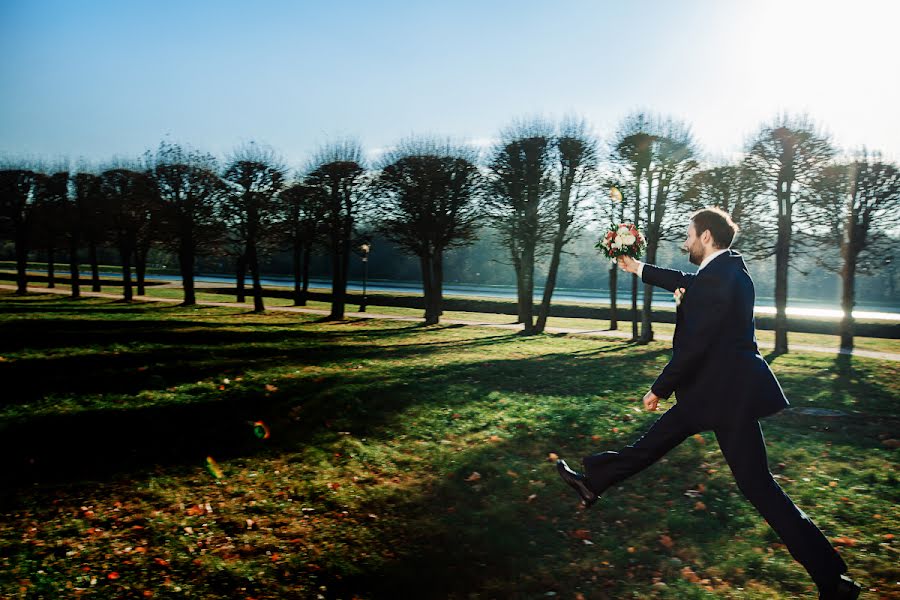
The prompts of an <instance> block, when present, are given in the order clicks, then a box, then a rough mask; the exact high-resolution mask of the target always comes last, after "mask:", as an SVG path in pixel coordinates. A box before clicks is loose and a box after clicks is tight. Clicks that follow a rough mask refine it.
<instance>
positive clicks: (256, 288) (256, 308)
mask: <svg viewBox="0 0 900 600" xmlns="http://www.w3.org/2000/svg"><path fill="white" fill-rule="evenodd" d="M247 262H248V263H249V267H250V276H251V278H252V279H253V312H258V313H261V312H265V310H266V307H265V305H264V304H263V296H262V285H261V283H260V280H259V257H258V256H257V254H256V240H253V239H251V240H250V241H249V242H248V243H247Z"/></svg>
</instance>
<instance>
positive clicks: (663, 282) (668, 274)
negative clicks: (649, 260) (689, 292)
mask: <svg viewBox="0 0 900 600" xmlns="http://www.w3.org/2000/svg"><path fill="white" fill-rule="evenodd" d="M694 277H696V275H694V274H692V273H685V272H683V271H676V270H674V269H664V268H662V267H657V266H656V265H648V264H645V265H644V270H643V272H642V273H641V281H643V282H644V283H649V284H650V285H655V286H656V287H661V288H663V289H666V290H669V291H670V292H674V291H675V290H676V289H678V288H682V287H683V288H686V287H688V286H689V285H690V284H691V282H692V281H693V280H694Z"/></svg>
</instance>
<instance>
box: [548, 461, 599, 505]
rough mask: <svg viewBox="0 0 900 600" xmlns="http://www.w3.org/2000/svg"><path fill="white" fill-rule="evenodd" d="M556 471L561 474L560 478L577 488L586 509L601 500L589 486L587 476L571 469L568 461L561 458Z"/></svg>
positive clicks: (557, 462)
mask: <svg viewBox="0 0 900 600" xmlns="http://www.w3.org/2000/svg"><path fill="white" fill-rule="evenodd" d="M556 470H557V471H558V472H559V476H560V477H561V478H562V480H563V481H565V482H566V483H568V484H569V485H571V486H572V487H573V488H575V491H576V492H578V495H579V496H581V502H582V503H583V504H584V506H585V507H586V508H587V507H589V506H591V505H592V504H593V503H594V502H596V501H597V500H599V499H600V496H598V495H597V494H595V493H594V492H593V491H591V489H590V488H589V487H588V486H587V481H586V478H585V476H584V475H582V474H581V473H576V472H575V471H573V470H572V469H570V468H569V465H567V464H566V461H564V460H563V459H561V458H560V459H559V460H558V461H556Z"/></svg>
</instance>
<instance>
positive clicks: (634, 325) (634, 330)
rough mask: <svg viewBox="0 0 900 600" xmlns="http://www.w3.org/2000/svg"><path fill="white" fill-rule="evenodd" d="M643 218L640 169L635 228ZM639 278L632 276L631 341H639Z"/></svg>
mask: <svg viewBox="0 0 900 600" xmlns="http://www.w3.org/2000/svg"><path fill="white" fill-rule="evenodd" d="M640 217H641V169H638V171H637V173H636V174H635V178H634V226H635V227H638V226H639V222H640ZM637 299H638V276H637V274H636V273H635V274H632V276H631V340H632V341H638V319H640V316H639V315H638V309H637Z"/></svg>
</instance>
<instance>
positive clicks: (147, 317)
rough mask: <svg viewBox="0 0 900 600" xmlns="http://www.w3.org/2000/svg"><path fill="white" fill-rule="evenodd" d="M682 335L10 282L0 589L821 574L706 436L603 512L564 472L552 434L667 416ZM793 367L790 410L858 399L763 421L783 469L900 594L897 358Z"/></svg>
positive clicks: (627, 427)
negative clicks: (213, 301) (580, 499)
mask: <svg viewBox="0 0 900 600" xmlns="http://www.w3.org/2000/svg"><path fill="white" fill-rule="evenodd" d="M667 355H668V352H667V348H666V345H665V344H662V343H656V344H650V345H648V346H634V345H631V344H628V343H625V342H621V341H616V340H602V339H585V338H572V337H567V336H537V337H533V338H526V337H522V336H519V335H516V334H515V333H513V332H506V331H498V330H492V329H487V328H473V327H453V326H436V327H422V326H420V325H417V324H415V323H407V322H396V321H393V322H392V321H384V320H382V321H379V320H365V321H362V320H348V321H345V322H341V323H325V322H319V321H318V320H317V318H316V317H315V316H311V315H295V314H291V315H288V314H279V313H274V312H273V313H269V314H263V315H255V314H252V313H248V312H243V311H241V310H238V309H235V308H196V309H187V308H182V307H178V306H169V305H161V304H132V305H128V304H123V303H119V302H113V301H107V300H99V299H84V300H80V301H71V300H68V299H66V298H61V297H58V296H49V295H34V296H27V297H22V298H19V297H15V296H12V295H10V294H8V293H5V292H0V356H2V360H0V381H2V382H3V383H2V385H3V390H4V394H3V398H4V400H3V402H2V405H0V427H2V432H0V452H2V454H3V456H4V462H5V463H6V465H7V466H6V467H5V469H4V471H5V474H4V477H5V479H6V481H5V484H4V491H6V492H7V494H6V496H5V498H4V501H3V507H2V515H3V516H2V522H0V556H2V558H0V596H4V597H6V596H8V597H16V596H21V597H34V598H37V597H46V598H51V597H54V598H55V597H68V596H76V595H81V596H84V597H96V598H118V597H133V596H137V597H156V598H168V597H171V598H184V597H192V598H201V597H230V598H315V597H317V595H319V594H321V595H322V596H324V597H327V598H335V597H340V598H351V597H354V596H355V597H358V598H394V597H400V596H404V597H417V598H429V597H433V598H467V597H471V595H472V594H478V595H479V596H480V597H521V598H529V597H544V596H545V595H546V594H548V593H550V592H553V593H555V594H557V595H558V597H561V598H579V597H581V596H583V597H585V598H625V597H640V598H645V597H664V598H679V599H681V598H703V597H721V598H741V599H743V598H789V597H798V598H800V597H810V595H811V592H810V590H811V587H810V584H809V583H808V581H807V578H806V574H805V572H804V571H803V570H802V568H801V567H800V566H799V565H797V564H796V563H795V562H794V561H793V559H792V558H791V557H790V556H789V554H788V553H787V551H786V550H785V548H784V547H783V546H781V545H780V544H779V543H778V540H777V538H776V537H775V535H774V534H773V533H772V532H771V531H770V529H769V528H768V526H767V525H766V523H765V522H764V521H763V520H762V519H761V518H760V517H759V516H758V515H757V514H756V512H755V511H754V509H753V508H752V506H751V505H750V504H749V503H747V502H746V501H745V500H744V499H743V497H742V496H740V494H739V492H738V490H737V489H736V487H735V485H734V483H733V481H732V479H731V476H730V473H729V470H728V467H727V465H726V464H725V462H724V461H723V459H722V457H721V454H720V452H719V450H718V447H717V444H716V441H715V437H714V436H713V434H711V433H704V434H701V435H698V436H695V438H693V439H689V440H688V441H687V442H686V443H684V444H683V445H682V446H680V447H679V448H677V449H675V450H674V451H672V452H671V453H670V454H669V455H668V456H667V457H666V458H664V459H663V460H662V461H661V462H660V463H658V464H656V465H654V466H653V467H651V468H650V469H648V470H646V471H644V472H643V473H641V474H639V475H637V476H635V477H634V478H632V479H630V480H628V481H626V482H623V484H622V485H621V486H620V487H617V488H615V489H614V490H611V491H610V492H609V493H608V494H607V496H606V497H604V498H603V499H602V500H601V501H600V503H598V504H597V505H596V506H595V507H593V508H592V509H591V510H588V511H585V510H581V509H580V508H579V507H578V505H577V501H576V498H575V496H574V494H573V493H572V492H571V490H570V489H568V488H566V487H565V486H564V485H563V484H562V483H561V482H560V481H558V479H557V476H556V473H555V468H554V465H553V463H552V462H551V461H549V460H548V454H549V453H551V452H555V453H558V454H559V455H561V456H563V457H567V458H569V459H573V460H574V461H575V462H577V460H578V458H579V457H581V456H583V455H585V454H588V453H592V452H597V451H602V450H606V449H615V448H618V447H621V446H623V445H625V444H627V443H629V442H631V441H633V440H634V439H635V438H636V437H637V436H638V435H640V433H641V432H642V431H644V430H645V429H646V428H647V427H648V426H649V424H650V423H651V422H652V421H653V420H654V419H656V418H657V416H658V415H657V414H650V413H646V412H644V411H642V410H640V409H639V406H640V404H639V403H638V402H637V400H638V398H639V396H640V395H641V394H642V393H643V391H644V390H645V389H646V388H647V387H648V386H649V385H650V383H651V382H652V381H653V378H654V376H655V374H656V373H657V371H658V370H659V369H660V368H661V367H662V365H663V364H664V363H665V361H666V359H667ZM773 368H774V369H775V371H776V372H777V374H778V375H779V377H780V379H781V382H782V384H783V385H784V387H785V389H786V391H787V393H788V396H789V397H791V398H792V399H793V401H794V403H795V406H799V407H812V406H814V407H817V408H830V409H837V410H841V411H843V412H844V413H846V416H844V417H840V418H833V419H823V418H821V417H812V416H806V415H803V414H795V413H787V412H785V413H781V414H779V415H777V416H775V417H773V418H770V419H768V420H766V421H765V424H764V428H765V432H766V439H767V442H768V449H769V457H770V466H771V468H772V470H773V472H774V473H776V475H777V477H778V478H779V481H780V483H781V484H782V486H783V487H784V488H785V490H786V491H787V492H788V493H789V494H790V495H791V496H792V497H793V498H794V500H795V501H796V502H797V503H798V505H799V506H800V507H801V508H802V509H803V510H805V511H807V512H808V513H809V514H810V515H811V516H812V517H813V518H814V520H815V521H816V523H817V524H818V525H819V527H820V528H822V529H823V531H824V532H825V533H826V534H827V535H828V536H829V537H830V538H831V539H832V540H833V541H834V542H835V544H837V545H838V546H839V548H840V549H841V550H842V552H843V553H844V554H845V555H846V558H847V562H848V563H849V564H850V567H851V574H852V575H853V576H855V577H856V578H858V579H859V580H861V581H863V582H864V583H865V584H866V585H867V586H869V587H871V588H875V589H877V590H878V595H879V597H888V598H898V597H900V591H898V589H897V584H896V582H897V579H898V576H900V572H898V569H897V554H898V549H897V545H896V541H895V540H894V539H893V535H894V534H895V533H896V532H895V531H894V530H895V528H896V523H897V522H898V518H900V509H898V507H897V502H898V500H900V498H898V488H897V476H896V458H895V457H896V454H895V453H896V450H891V449H890V448H888V447H887V445H885V443H884V439H885V438H887V437H889V436H892V435H895V434H896V431H897V430H898V428H897V424H898V423H897V418H896V410H895V409H896V407H895V405H894V402H893V401H894V400H895V399H896V398H897V397H898V393H900V372H898V366H897V363H894V362H887V361H877V360H869V359H860V358H850V357H838V358H835V357H831V356H825V355H816V356H807V355H793V354H792V355H788V356H782V357H779V358H777V359H776V360H775V361H774V363H773ZM257 420H262V421H264V422H265V423H266V424H267V425H268V427H269V429H270V431H271V436H270V437H269V438H268V439H259V438H257V437H255V436H254V435H253V426H252V424H253V423H254V422H255V421H257ZM207 456H212V457H213V458H214V459H215V460H217V461H218V465H219V466H220V468H221V471H222V475H223V476H222V478H221V479H217V478H216V477H215V476H214V475H213V474H211V472H210V471H209V470H207V468H206V463H205V459H206V457H207ZM579 594H580V595H581V596H579Z"/></svg>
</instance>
